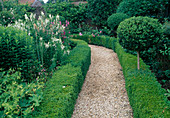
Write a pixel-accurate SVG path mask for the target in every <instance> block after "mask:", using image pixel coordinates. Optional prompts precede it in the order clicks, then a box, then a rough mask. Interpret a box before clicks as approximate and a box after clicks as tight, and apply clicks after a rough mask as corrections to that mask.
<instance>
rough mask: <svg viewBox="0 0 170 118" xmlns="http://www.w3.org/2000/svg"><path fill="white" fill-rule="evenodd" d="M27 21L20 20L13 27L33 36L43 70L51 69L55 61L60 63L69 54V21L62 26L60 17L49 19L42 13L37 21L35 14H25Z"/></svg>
mask: <svg viewBox="0 0 170 118" xmlns="http://www.w3.org/2000/svg"><path fill="white" fill-rule="evenodd" d="M25 19H26V20H25V21H22V20H18V21H17V22H15V24H14V25H13V27H15V28H19V29H21V30H24V31H26V32H27V33H28V34H29V35H30V36H33V38H34V40H33V41H34V44H35V45H34V48H35V50H36V56H37V59H38V61H40V62H41V65H42V67H43V68H46V69H49V68H50V66H51V64H52V63H54V60H55V61H56V62H55V63H58V62H59V61H61V59H62V57H63V56H64V55H67V54H68V53H69V45H68V38H69V37H68V32H69V30H68V26H69V22H68V21H66V22H65V23H63V24H62V23H61V21H59V16H58V15H57V16H56V17H53V16H51V15H49V18H46V17H45V15H44V13H41V16H39V19H38V20H36V19H35V14H34V15H33V14H31V15H30V16H29V17H28V16H27V15H26V14H25ZM57 56H58V57H57ZM57 65H58V64H56V66H57ZM49 71H51V70H49Z"/></svg>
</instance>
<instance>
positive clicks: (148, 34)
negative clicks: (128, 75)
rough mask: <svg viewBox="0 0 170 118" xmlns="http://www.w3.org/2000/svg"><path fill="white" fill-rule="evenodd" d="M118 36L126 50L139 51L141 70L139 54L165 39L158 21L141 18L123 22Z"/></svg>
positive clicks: (118, 30)
mask: <svg viewBox="0 0 170 118" xmlns="http://www.w3.org/2000/svg"><path fill="white" fill-rule="evenodd" d="M117 34H118V39H119V42H120V44H121V45H122V46H123V47H124V48H126V49H129V50H134V51H137V55H138V69H139V52H140V51H142V50H145V49H149V48H150V47H153V46H156V45H159V44H160V42H161V40H162V38H163V29H162V25H161V24H160V23H159V22H158V20H156V19H153V18H149V17H142V16H139V17H132V18H129V19H126V20H124V21H123V22H121V23H120V25H119V27H118V29H117Z"/></svg>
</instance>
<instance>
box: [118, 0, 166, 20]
mask: <svg viewBox="0 0 170 118" xmlns="http://www.w3.org/2000/svg"><path fill="white" fill-rule="evenodd" d="M168 4H169V2H168V0H123V1H122V2H121V3H120V4H119V6H118V8H117V13H125V14H127V15H129V16H150V17H153V18H159V19H163V18H164V17H167V15H166V10H167V9H166V7H167V5H168Z"/></svg>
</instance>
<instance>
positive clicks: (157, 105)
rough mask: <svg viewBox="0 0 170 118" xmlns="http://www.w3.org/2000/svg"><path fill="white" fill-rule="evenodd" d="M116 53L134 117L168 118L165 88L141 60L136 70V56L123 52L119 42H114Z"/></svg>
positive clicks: (168, 110)
mask: <svg viewBox="0 0 170 118" xmlns="http://www.w3.org/2000/svg"><path fill="white" fill-rule="evenodd" d="M115 47H116V49H115V50H116V53H117V55H118V58H119V61H120V63H121V66H122V68H123V74H124V77H125V81H126V90H127V93H128V96H129V101H130V104H131V106H132V109H133V116H134V117H135V118H149V117H150V118H153V117H156V118H157V117H158V118H159V117H161V118H168V117H169V115H170V104H169V103H168V100H167V98H166V96H164V94H165V90H164V89H163V88H161V85H160V84H159V83H158V82H157V80H156V78H155V76H154V74H152V73H151V71H150V70H149V66H147V65H146V64H145V63H144V62H143V61H142V60H140V61H141V63H140V65H141V69H140V71H137V70H136V65H137V64H136V63H134V61H135V60H137V57H136V56H134V55H131V54H128V53H126V52H124V49H123V48H122V47H121V46H120V44H119V43H115Z"/></svg>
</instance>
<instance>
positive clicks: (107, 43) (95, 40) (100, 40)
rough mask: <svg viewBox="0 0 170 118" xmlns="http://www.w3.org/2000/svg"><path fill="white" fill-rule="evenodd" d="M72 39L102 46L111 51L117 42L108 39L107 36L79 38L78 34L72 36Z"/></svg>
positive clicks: (110, 38) (83, 36) (111, 38)
mask: <svg viewBox="0 0 170 118" xmlns="http://www.w3.org/2000/svg"><path fill="white" fill-rule="evenodd" d="M73 38H75V39H80V40H84V41H86V42H87V43H89V44H93V45H98V46H104V47H106V48H109V49H113V50H114V49H115V47H114V43H115V42H116V41H117V40H115V38H113V37H108V36H97V37H93V36H92V35H82V36H80V35H78V34H74V35H73Z"/></svg>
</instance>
